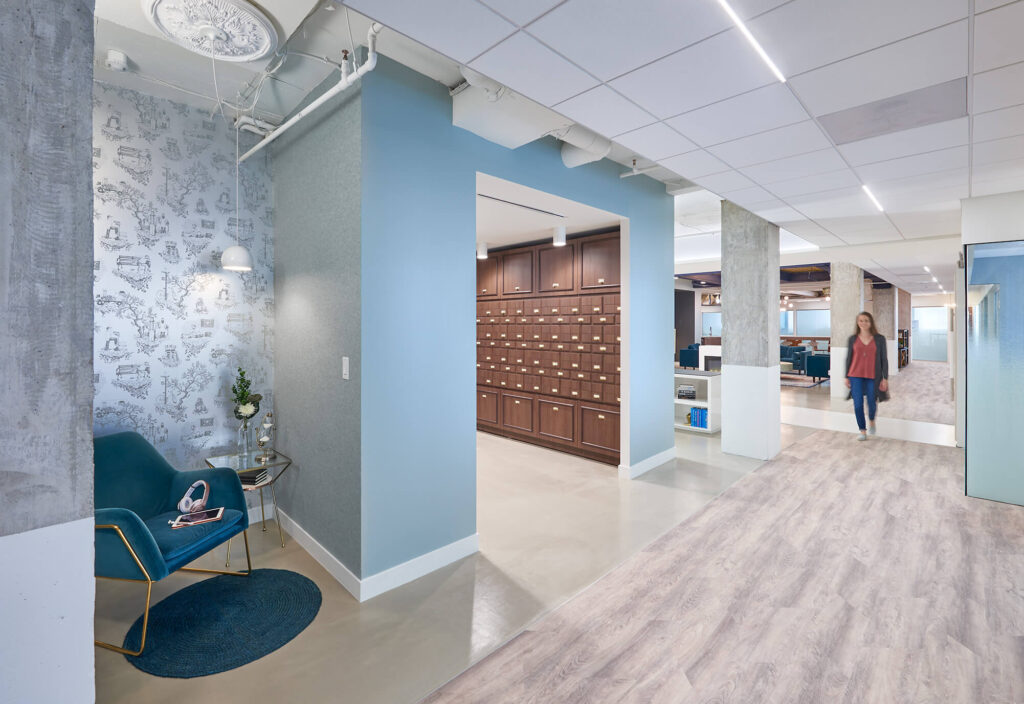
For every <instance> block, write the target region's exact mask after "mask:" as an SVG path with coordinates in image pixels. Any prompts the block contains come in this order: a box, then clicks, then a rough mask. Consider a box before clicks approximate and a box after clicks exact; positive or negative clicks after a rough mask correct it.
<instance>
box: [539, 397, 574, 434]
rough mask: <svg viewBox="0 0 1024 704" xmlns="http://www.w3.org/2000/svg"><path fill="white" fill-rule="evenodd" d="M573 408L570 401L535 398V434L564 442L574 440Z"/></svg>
mask: <svg viewBox="0 0 1024 704" xmlns="http://www.w3.org/2000/svg"><path fill="white" fill-rule="evenodd" d="M575 410H576V408H575V407H574V406H573V404H571V403H559V402H557V401H547V400H544V399H537V434H538V435H543V436H544V437H548V438H553V439H555V440H562V441H564V442H575V441H576V419H575V418H574V417H573V416H574V412H575Z"/></svg>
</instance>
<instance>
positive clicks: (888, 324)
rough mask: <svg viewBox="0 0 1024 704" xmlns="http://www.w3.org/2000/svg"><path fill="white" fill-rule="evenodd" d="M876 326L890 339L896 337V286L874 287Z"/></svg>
mask: <svg viewBox="0 0 1024 704" xmlns="http://www.w3.org/2000/svg"><path fill="white" fill-rule="evenodd" d="M874 309H875V310H874V313H873V315H874V316H875V328H877V329H878V332H880V333H881V334H883V335H885V337H886V338H887V339H889V340H895V339H896V288H895V287H889V288H876V289H874Z"/></svg>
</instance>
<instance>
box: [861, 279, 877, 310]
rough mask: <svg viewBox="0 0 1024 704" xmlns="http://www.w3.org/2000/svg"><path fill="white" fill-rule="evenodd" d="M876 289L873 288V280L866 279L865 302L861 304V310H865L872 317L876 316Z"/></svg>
mask: <svg viewBox="0 0 1024 704" xmlns="http://www.w3.org/2000/svg"><path fill="white" fill-rule="evenodd" d="M874 298H875V297H874V289H873V288H872V284H871V279H864V302H863V303H862V304H861V307H860V309H861V310H865V311H867V312H868V313H871V314H872V315H874V314H875V308H874V306H875V300H874Z"/></svg>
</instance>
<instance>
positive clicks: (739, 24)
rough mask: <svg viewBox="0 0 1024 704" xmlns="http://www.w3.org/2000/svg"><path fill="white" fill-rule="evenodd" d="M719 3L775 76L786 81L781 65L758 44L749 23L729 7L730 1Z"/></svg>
mask: <svg viewBox="0 0 1024 704" xmlns="http://www.w3.org/2000/svg"><path fill="white" fill-rule="evenodd" d="M718 4H719V5H721V6H722V9H723V10H725V13H726V14H727V15H729V19H731V20H732V21H733V24H735V25H736V27H737V28H738V29H739V30H740V32H742V33H743V36H744V37H746V38H747V41H748V42H750V45H751V46H752V47H754V50H755V51H757V53H758V55H759V56H760V57H761V59H762V60H763V61H764V62H765V63H766V64H768V68H770V69H771V70H772V73H774V74H775V77H776V78H778V79H779V82H780V83H785V82H786V77H785V76H783V75H782V71H780V70H779V67H778V66H776V65H775V62H774V61H772V60H771V57H769V56H768V52H766V51H765V50H764V49H763V48H762V47H761V45H760V44H758V42H757V40H756V39H754V35H753V34H751V33H750V30H749V29H747V25H745V24H743V20H741V19H740V16H739V15H737V14H736V11H735V10H733V9H732V8H731V7H729V3H728V2H726V0H718Z"/></svg>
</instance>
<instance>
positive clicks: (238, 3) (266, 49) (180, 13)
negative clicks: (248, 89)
mask: <svg viewBox="0 0 1024 704" xmlns="http://www.w3.org/2000/svg"><path fill="white" fill-rule="evenodd" d="M142 10H143V12H145V13H146V17H148V18H149V21H150V22H152V23H153V26H154V27H156V28H157V29H159V30H160V31H161V32H162V33H163V34H164V35H166V36H167V38H168V39H170V40H171V41H172V42H174V43H175V44H178V45H179V46H182V47H185V48H186V49H188V50H189V51H193V52H195V53H197V54H201V55H202V56H209V57H212V58H214V59H219V60H221V61H256V60H257V59H261V58H263V57H264V56H266V55H267V54H269V53H270V52H272V51H273V50H274V49H276V48H277V30H275V29H274V25H273V24H272V23H271V21H270V20H269V19H268V18H267V16H266V15H264V14H263V13H262V12H260V11H259V10H258V9H256V8H255V7H253V6H252V5H250V4H249V3H248V2H245V0H142Z"/></svg>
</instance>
